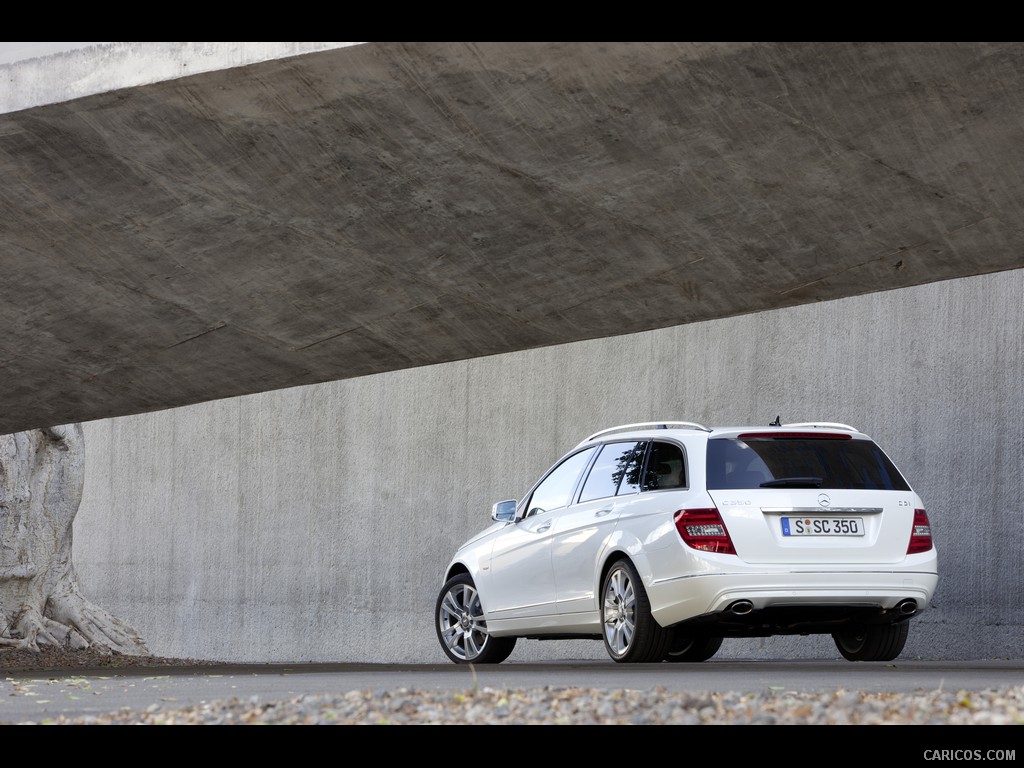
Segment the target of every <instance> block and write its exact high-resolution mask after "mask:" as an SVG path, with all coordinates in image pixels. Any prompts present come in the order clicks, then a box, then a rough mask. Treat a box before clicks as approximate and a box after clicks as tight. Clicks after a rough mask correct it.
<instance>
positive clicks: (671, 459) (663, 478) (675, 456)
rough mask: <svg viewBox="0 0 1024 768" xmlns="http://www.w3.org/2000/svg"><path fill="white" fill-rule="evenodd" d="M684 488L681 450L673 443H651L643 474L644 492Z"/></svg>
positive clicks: (683, 465) (684, 469)
mask: <svg viewBox="0 0 1024 768" xmlns="http://www.w3.org/2000/svg"><path fill="white" fill-rule="evenodd" d="M685 487H686V463H685V462H684V461H683V451H682V449H681V448H680V447H679V446H678V445H675V444H673V443H652V444H651V452H650V455H649V457H648V459H647V471H646V472H644V490H645V491H657V490H659V489H661V488H685Z"/></svg>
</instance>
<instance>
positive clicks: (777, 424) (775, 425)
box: [768, 416, 782, 427]
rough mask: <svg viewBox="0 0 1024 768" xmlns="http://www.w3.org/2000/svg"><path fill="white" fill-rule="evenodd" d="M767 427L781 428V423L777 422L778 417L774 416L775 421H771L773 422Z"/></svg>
mask: <svg viewBox="0 0 1024 768" xmlns="http://www.w3.org/2000/svg"><path fill="white" fill-rule="evenodd" d="M768 426H769V427H781V426H782V422H781V421H779V417H778V416H776V417H775V421H773V422H772V423H771V424H769V425H768Z"/></svg>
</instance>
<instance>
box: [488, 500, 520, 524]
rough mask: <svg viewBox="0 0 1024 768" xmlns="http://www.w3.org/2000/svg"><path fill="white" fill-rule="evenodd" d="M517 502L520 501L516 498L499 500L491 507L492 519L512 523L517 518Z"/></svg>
mask: <svg viewBox="0 0 1024 768" xmlns="http://www.w3.org/2000/svg"><path fill="white" fill-rule="evenodd" d="M517 503H518V502H517V501H516V500H515V499H506V500H505V501H499V502H498V503H497V504H495V505H494V506H493V507H491V520H494V521H495V522H497V523H511V522H512V521H513V520H515V519H516V504H517Z"/></svg>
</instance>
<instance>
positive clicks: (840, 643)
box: [832, 621, 910, 661]
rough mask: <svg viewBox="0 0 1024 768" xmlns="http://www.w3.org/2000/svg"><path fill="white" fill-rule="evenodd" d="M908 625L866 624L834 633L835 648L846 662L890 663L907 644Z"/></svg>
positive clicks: (901, 623)
mask: <svg viewBox="0 0 1024 768" xmlns="http://www.w3.org/2000/svg"><path fill="white" fill-rule="evenodd" d="M909 632H910V623H909V622H907V621H901V622H899V623H898V624H866V625H862V626H858V627H853V628H852V629H849V630H847V631H845V632H835V633H833V634H832V639H833V640H834V641H835V643H836V648H838V649H839V653H841V654H842V655H843V658H844V659H847V660H848V661H892V660H893V659H895V658H896V657H897V656H899V655H900V654H901V653H902V652H903V646H904V645H906V644H907V635H908V634H909Z"/></svg>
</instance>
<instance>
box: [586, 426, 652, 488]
mask: <svg viewBox="0 0 1024 768" xmlns="http://www.w3.org/2000/svg"><path fill="white" fill-rule="evenodd" d="M644 447H645V443H642V442H640V443H637V442H633V441H630V442H628V443H608V444H607V445H606V446H604V447H603V448H602V449H601V454H600V455H599V456H598V457H597V461H596V462H594V466H593V468H592V469H591V470H590V474H589V475H588V476H587V481H586V483H584V485H583V492H582V493H581V494H580V501H590V500H591V499H603V498H606V497H608V496H615V495H619V496H622V495H623V494H627V493H636V492H637V490H638V489H639V487H640V465H641V463H642V462H643V458H644Z"/></svg>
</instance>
